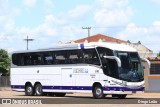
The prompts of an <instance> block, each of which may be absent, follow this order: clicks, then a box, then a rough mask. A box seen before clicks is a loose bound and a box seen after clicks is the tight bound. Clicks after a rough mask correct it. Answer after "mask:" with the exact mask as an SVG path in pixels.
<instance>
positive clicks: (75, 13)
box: [68, 5, 91, 19]
mask: <svg viewBox="0 0 160 107" xmlns="http://www.w3.org/2000/svg"><path fill="white" fill-rule="evenodd" d="M90 10H91V7H90V6H89V5H78V6H76V7H75V8H74V9H73V10H70V11H69V12H68V16H69V18H71V19H83V18H85V17H86V16H87V14H88V13H89V11H90Z"/></svg>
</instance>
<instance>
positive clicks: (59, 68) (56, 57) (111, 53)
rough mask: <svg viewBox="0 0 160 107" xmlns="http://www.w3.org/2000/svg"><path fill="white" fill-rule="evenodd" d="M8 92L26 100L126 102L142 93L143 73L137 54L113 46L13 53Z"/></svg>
mask: <svg viewBox="0 0 160 107" xmlns="http://www.w3.org/2000/svg"><path fill="white" fill-rule="evenodd" d="M11 88H12V90H14V91H24V92H25V95H28V96H33V95H37V96H41V95H43V94H44V93H49V94H52V95H54V96H61V97H62V96H65V94H66V93H75V92H80V93H92V94H93V97H94V98H97V99H99V98H103V97H105V95H112V97H117V98H126V96H127V95H128V94H135V93H143V92H144V71H143V67H142V64H141V59H140V57H139V55H138V53H137V51H136V50H135V49H134V48H132V47H130V46H127V45H123V44H113V43H83V44H68V45H63V46H57V47H53V48H48V49H39V50H29V51H21V52H13V54H12V60H11Z"/></svg>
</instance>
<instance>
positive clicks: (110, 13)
mask: <svg viewBox="0 0 160 107" xmlns="http://www.w3.org/2000/svg"><path fill="white" fill-rule="evenodd" d="M96 2H97V3H98V7H97V9H96V11H95V14H94V21H95V22H96V25H97V26H103V27H107V26H109V27H110V26H123V25H126V24H127V23H129V21H130V19H131V17H132V16H133V15H134V10H133V9H132V8H131V7H130V6H129V4H128V0H118V1H117V0H96Z"/></svg>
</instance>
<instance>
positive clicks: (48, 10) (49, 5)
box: [43, 0, 54, 13]
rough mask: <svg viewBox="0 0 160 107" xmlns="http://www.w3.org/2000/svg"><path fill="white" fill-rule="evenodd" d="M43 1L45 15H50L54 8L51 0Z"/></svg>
mask: <svg viewBox="0 0 160 107" xmlns="http://www.w3.org/2000/svg"><path fill="white" fill-rule="evenodd" d="M43 1H44V5H45V9H46V13H51V12H52V11H53V7H54V4H53V0H43Z"/></svg>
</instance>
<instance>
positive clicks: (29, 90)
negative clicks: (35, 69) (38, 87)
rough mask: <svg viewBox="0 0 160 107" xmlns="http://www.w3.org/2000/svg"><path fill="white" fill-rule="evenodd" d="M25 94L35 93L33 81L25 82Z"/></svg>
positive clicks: (31, 94)
mask: <svg viewBox="0 0 160 107" xmlns="http://www.w3.org/2000/svg"><path fill="white" fill-rule="evenodd" d="M25 95H27V96H33V95H34V87H33V86H32V84H31V82H26V83H25Z"/></svg>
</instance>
